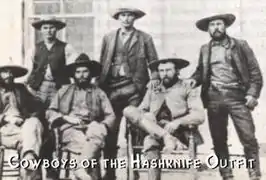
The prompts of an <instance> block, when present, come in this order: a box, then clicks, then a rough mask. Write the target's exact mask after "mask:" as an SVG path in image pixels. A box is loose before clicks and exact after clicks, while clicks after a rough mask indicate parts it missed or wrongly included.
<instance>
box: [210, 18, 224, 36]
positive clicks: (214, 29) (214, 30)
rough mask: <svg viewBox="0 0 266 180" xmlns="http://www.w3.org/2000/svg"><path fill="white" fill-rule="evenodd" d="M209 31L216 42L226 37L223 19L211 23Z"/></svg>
mask: <svg viewBox="0 0 266 180" xmlns="http://www.w3.org/2000/svg"><path fill="white" fill-rule="evenodd" d="M208 31H209V33H210V35H211V37H212V38H213V39H214V40H221V39H223V38H224V37H225V35H226V26H225V24H224V21H223V20H222V19H216V20H213V21H210V22H209V27H208Z"/></svg>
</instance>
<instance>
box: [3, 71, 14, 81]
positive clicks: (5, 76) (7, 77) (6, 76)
mask: <svg viewBox="0 0 266 180" xmlns="http://www.w3.org/2000/svg"><path fill="white" fill-rule="evenodd" d="M0 77H1V81H2V82H3V83H4V84H13V83H14V76H13V74H12V72H11V71H10V70H8V69H6V70H4V71H2V72H0Z"/></svg>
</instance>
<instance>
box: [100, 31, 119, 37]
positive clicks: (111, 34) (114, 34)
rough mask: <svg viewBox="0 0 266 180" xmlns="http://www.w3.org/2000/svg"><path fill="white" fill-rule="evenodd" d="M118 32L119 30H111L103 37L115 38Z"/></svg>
mask: <svg viewBox="0 0 266 180" xmlns="http://www.w3.org/2000/svg"><path fill="white" fill-rule="evenodd" d="M118 30H119V29H112V30H111V31H109V32H108V33H106V34H105V35H104V38H109V37H113V36H116V34H117V32H118Z"/></svg>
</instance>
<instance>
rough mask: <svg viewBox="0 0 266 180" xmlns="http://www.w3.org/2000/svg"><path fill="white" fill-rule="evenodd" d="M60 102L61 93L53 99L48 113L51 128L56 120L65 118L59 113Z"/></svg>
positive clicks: (47, 117)
mask: <svg viewBox="0 0 266 180" xmlns="http://www.w3.org/2000/svg"><path fill="white" fill-rule="evenodd" d="M59 91H60V90H59ZM59 101H60V95H59V92H57V93H56V95H55V96H54V98H53V99H52V101H51V104H50V106H49V108H48V109H47V111H46V119H47V120H48V122H49V124H50V125H51V126H52V124H54V122H55V121H56V120H59V119H62V118H63V116H64V115H63V114H62V113H61V112H59Z"/></svg>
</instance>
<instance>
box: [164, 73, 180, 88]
mask: <svg viewBox="0 0 266 180" xmlns="http://www.w3.org/2000/svg"><path fill="white" fill-rule="evenodd" d="M177 81H178V76H177V75H176V76H174V77H173V78H170V77H164V78H163V79H162V83H163V85H164V86H165V87H166V88H169V87H171V86H173V85H174V84H175V83H176V82H177Z"/></svg>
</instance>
